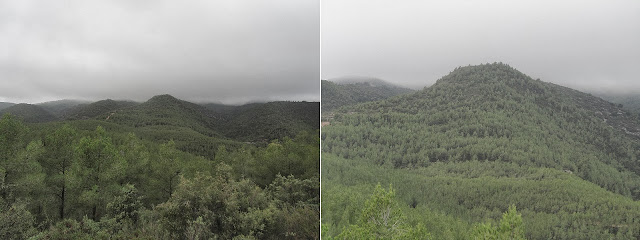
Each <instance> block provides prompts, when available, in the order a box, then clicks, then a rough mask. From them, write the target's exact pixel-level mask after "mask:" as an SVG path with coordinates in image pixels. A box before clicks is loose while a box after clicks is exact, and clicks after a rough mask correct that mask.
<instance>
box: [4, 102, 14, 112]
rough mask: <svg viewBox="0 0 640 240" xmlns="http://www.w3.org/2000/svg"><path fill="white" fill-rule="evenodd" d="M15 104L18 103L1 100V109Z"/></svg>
mask: <svg viewBox="0 0 640 240" xmlns="http://www.w3.org/2000/svg"><path fill="white" fill-rule="evenodd" d="M13 105H16V104H15V103H10V102H0V111H1V110H2V109H5V108H8V107H11V106H13Z"/></svg>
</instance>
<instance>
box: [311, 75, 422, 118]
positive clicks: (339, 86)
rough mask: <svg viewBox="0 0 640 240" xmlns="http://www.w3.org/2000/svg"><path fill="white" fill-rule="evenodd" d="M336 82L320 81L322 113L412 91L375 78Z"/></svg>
mask: <svg viewBox="0 0 640 240" xmlns="http://www.w3.org/2000/svg"><path fill="white" fill-rule="evenodd" d="M338 81H339V82H338V83H337V82H333V81H327V80H322V83H321V90H322V110H323V111H331V110H333V109H335V108H338V107H341V106H345V105H351V104H355V103H361V102H369V101H377V100H382V99H385V98H388V97H391V96H396V95H400V94H404V93H410V92H413V91H414V90H411V89H408V88H404V87H400V86H396V85H393V84H391V83H388V82H385V81H383V80H380V79H376V78H365V79H361V78H358V79H338Z"/></svg>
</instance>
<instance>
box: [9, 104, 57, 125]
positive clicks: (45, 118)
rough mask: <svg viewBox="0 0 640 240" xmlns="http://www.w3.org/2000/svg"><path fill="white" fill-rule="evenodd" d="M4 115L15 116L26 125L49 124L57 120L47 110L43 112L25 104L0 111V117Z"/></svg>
mask: <svg viewBox="0 0 640 240" xmlns="http://www.w3.org/2000/svg"><path fill="white" fill-rule="evenodd" d="M5 113H11V114H13V115H15V116H18V117H19V118H20V119H22V120H23V121H25V122H28V123H40V122H50V121H55V120H57V118H56V117H55V116H54V115H53V114H51V113H49V112H48V111H47V110H44V109H43V108H41V107H39V106H36V105H33V104H27V103H20V104H16V105H12V106H10V107H7V108H5V109H2V110H0V116H2V115H4V114H5Z"/></svg>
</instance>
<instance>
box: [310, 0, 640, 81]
mask: <svg viewBox="0 0 640 240" xmlns="http://www.w3.org/2000/svg"><path fill="white" fill-rule="evenodd" d="M321 7H322V29H321V31H322V41H321V45H322V73H321V76H322V79H328V80H331V79H335V78H340V77H344V76H364V77H374V78H379V79H382V80H385V81H388V82H391V83H395V84H398V85H401V86H406V87H410V88H414V89H421V88H423V87H425V86H430V85H432V84H433V83H435V81H436V80H438V79H439V78H441V77H442V76H445V75H447V74H448V73H449V72H451V71H453V70H454V69H455V68H456V67H459V66H467V65H478V64H483V63H493V62H503V63H506V64H509V65H510V66H512V67H514V68H516V69H518V70H519V71H521V72H522V73H524V74H527V75H529V76H530V77H532V78H534V79H535V78H540V79H541V80H542V81H545V82H552V83H556V84H559V85H563V86H567V87H571V88H575V89H578V90H583V91H591V92H598V91H600V92H601V91H614V92H620V93H629V92H636V93H640V68H639V67H638V66H640V45H639V44H638V43H639V42H640V1H626V0H614V1H577V0H570V1H550V0H543V1H507V0H489V1H466V0H453V1H401V2H399V1H389V0H373V1H369V0H349V1H337V0H327V1H322V6H321Z"/></svg>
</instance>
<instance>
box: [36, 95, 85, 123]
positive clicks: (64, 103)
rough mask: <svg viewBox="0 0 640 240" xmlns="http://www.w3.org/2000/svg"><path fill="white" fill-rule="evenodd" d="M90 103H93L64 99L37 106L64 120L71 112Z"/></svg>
mask: <svg viewBox="0 0 640 240" xmlns="http://www.w3.org/2000/svg"><path fill="white" fill-rule="evenodd" d="M89 103H91V102H90V101H83V100H72V99H63V100H57V101H49V102H43V103H38V104H35V105H38V106H39V107H41V108H42V109H44V110H47V111H48V112H49V113H51V114H53V115H54V116H56V117H58V118H61V119H64V118H65V116H66V115H67V113H68V112H69V111H73V110H74V109H76V108H78V107H80V106H83V105H86V104H89Z"/></svg>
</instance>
